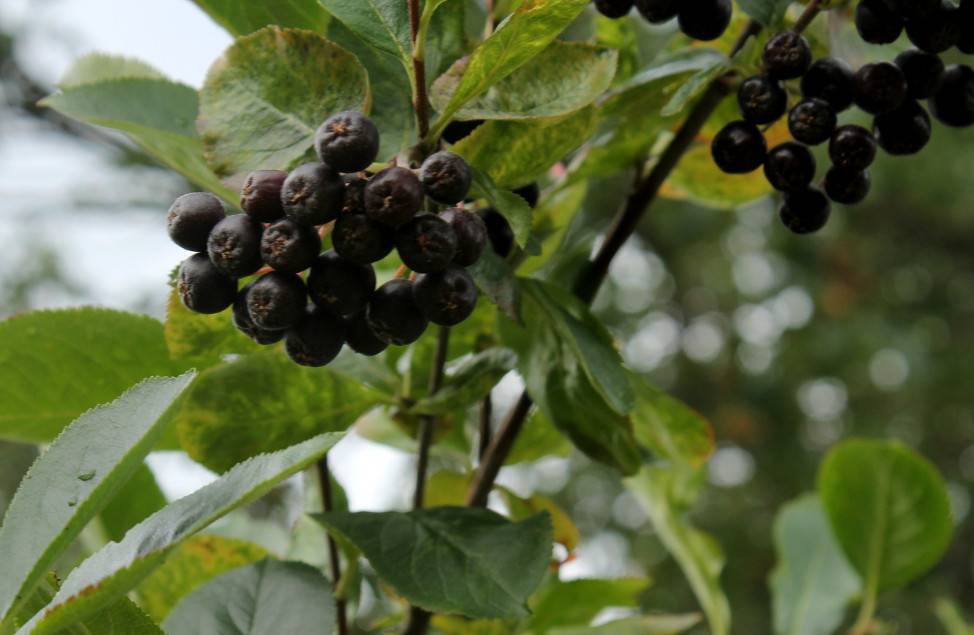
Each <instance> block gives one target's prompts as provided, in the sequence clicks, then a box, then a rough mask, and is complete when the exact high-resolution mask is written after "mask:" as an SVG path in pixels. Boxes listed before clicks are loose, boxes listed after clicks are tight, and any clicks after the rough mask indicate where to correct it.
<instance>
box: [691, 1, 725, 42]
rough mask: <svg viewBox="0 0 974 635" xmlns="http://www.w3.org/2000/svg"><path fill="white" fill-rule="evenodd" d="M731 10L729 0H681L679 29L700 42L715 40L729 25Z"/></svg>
mask: <svg viewBox="0 0 974 635" xmlns="http://www.w3.org/2000/svg"><path fill="white" fill-rule="evenodd" d="M733 11H734V5H733V3H732V2H731V0H682V2H680V14H679V16H678V17H679V21H680V30H681V31H683V33H684V35H686V36H688V37H691V38H693V39H695V40H700V41H702V42H709V41H711V40H716V39H717V38H719V37H720V36H721V35H723V34H724V31H726V30H727V27H728V26H730V22H731V14H732V13H733Z"/></svg>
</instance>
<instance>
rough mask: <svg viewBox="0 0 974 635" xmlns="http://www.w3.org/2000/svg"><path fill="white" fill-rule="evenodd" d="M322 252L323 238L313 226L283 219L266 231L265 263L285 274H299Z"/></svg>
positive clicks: (262, 247)
mask: <svg viewBox="0 0 974 635" xmlns="http://www.w3.org/2000/svg"><path fill="white" fill-rule="evenodd" d="M320 252H321V238H320V237H319V236H318V231H317V230H316V229H315V228H314V227H308V226H307V225H298V224H297V223H295V222H294V221H292V220H288V219H286V218H285V219H282V220H279V221H277V222H276V223H274V224H273V225H271V226H270V227H268V228H266V229H265V230H264V237H263V238H262V239H261V243H260V255H261V257H262V258H263V259H264V263H265V264H267V265H269V266H270V267H273V268H274V269H277V270H278V271H284V272H285V273H300V272H302V271H304V270H305V269H307V268H308V267H310V266H311V263H313V262H314V261H315V258H317V257H318V254H319V253H320Z"/></svg>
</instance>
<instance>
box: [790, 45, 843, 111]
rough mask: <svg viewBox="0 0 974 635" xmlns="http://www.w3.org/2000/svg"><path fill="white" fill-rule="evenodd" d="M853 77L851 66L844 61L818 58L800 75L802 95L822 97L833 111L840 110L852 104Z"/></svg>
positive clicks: (832, 58)
mask: <svg viewBox="0 0 974 635" xmlns="http://www.w3.org/2000/svg"><path fill="white" fill-rule="evenodd" d="M854 77H855V72H854V71H853V70H852V67H851V66H849V65H848V64H846V63H845V62H844V61H842V60H840V59H837V58H834V57H826V58H823V59H820V60H818V61H817V62H815V63H814V64H812V65H811V67H810V68H809V69H808V72H807V73H805V76H804V77H802V96H803V97H818V98H819V99H824V100H825V101H827V102H829V104H831V106H832V109H833V110H835V112H842V111H843V110H845V109H847V108H848V107H849V106H851V105H852V100H853V82H854V79H853V78H854Z"/></svg>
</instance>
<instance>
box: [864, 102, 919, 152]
mask: <svg viewBox="0 0 974 635" xmlns="http://www.w3.org/2000/svg"><path fill="white" fill-rule="evenodd" d="M874 125H875V129H874V131H875V135H876V142H877V143H878V144H879V147H881V148H882V149H883V150H885V151H886V152H887V154H892V155H894V156H903V155H909V154H916V153H918V152H919V151H920V150H922V149H923V148H924V147H926V145H927V144H928V143H929V142H930V137H931V135H932V134H933V131H932V128H931V126H930V115H928V114H927V111H926V110H924V109H923V106H921V105H920V104H918V103H917V102H915V101H912V100H911V101H908V102H906V103H905V104H904V105H902V106H900V107H899V108H897V109H896V110H894V111H893V112H889V113H886V114H884V115H880V116H878V117H876V121H875V124H874Z"/></svg>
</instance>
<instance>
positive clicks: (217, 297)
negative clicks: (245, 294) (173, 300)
mask: <svg viewBox="0 0 974 635" xmlns="http://www.w3.org/2000/svg"><path fill="white" fill-rule="evenodd" d="M176 291H177V292H178V293H179V298H180V299H181V300H182V301H183V304H184V305H186V308H187V309H189V310H190V311H194V312H196V313H219V312H221V311H223V310H225V309H227V308H229V307H230V305H231V304H233V301H234V299H235V298H236V296H237V281H236V280H234V279H233V278H231V277H229V276H227V275H225V274H223V273H221V272H220V270H218V269H217V268H216V267H214V266H213V263H212V262H210V259H209V258H207V257H206V255H205V254H193V255H192V256H190V257H189V258H187V259H186V260H184V261H183V264H182V265H180V267H179V279H178V281H177V283H176Z"/></svg>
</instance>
